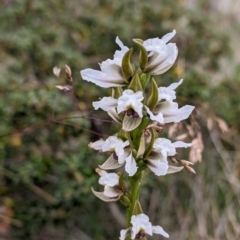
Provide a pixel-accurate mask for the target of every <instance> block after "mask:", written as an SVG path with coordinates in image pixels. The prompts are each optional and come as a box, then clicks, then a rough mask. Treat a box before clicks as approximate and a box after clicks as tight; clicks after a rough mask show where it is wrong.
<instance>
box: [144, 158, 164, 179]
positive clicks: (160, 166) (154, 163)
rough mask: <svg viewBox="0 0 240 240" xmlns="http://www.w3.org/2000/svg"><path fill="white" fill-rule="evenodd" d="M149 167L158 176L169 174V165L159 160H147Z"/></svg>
mask: <svg viewBox="0 0 240 240" xmlns="http://www.w3.org/2000/svg"><path fill="white" fill-rule="evenodd" d="M147 166H148V167H149V169H150V170H151V171H152V172H154V173H155V175H157V176H164V175H166V174H167V170H168V164H167V163H165V162H161V161H159V160H147Z"/></svg>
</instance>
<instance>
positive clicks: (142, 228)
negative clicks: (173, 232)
mask: <svg viewBox="0 0 240 240" xmlns="http://www.w3.org/2000/svg"><path fill="white" fill-rule="evenodd" d="M131 224H132V227H131V228H128V229H123V230H121V232H120V238H119V239H120V240H125V239H126V238H127V237H129V236H131V240H134V239H141V238H144V237H145V236H146V234H148V235H150V236H152V235H153V233H154V234H161V235H162V236H164V237H166V238H169V235H168V233H166V232H165V231H164V230H163V228H162V227H160V226H152V223H151V222H150V221H149V217H148V216H147V215H146V214H143V213H141V214H138V215H133V216H132V217H131Z"/></svg>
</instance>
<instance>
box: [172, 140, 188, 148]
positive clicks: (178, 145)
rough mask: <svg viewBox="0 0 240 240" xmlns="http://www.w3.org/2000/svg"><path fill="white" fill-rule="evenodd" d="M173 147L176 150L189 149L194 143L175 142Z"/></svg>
mask: <svg viewBox="0 0 240 240" xmlns="http://www.w3.org/2000/svg"><path fill="white" fill-rule="evenodd" d="M173 145H174V146H175V147H176V148H187V147H191V146H192V143H185V142H182V141H177V142H174V143H173Z"/></svg>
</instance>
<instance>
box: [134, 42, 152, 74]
mask: <svg viewBox="0 0 240 240" xmlns="http://www.w3.org/2000/svg"><path fill="white" fill-rule="evenodd" d="M133 42H134V43H136V44H137V46H138V47H139V48H140V54H139V63H140V67H141V69H142V70H143V71H144V69H145V67H146V65H147V62H148V53H147V50H146V48H145V47H144V46H143V45H142V43H143V41H142V40H141V39H133Z"/></svg>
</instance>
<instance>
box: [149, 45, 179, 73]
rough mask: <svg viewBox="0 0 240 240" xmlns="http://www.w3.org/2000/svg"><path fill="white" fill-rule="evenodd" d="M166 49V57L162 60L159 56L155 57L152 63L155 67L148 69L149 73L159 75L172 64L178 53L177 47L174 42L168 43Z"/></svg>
mask: <svg viewBox="0 0 240 240" xmlns="http://www.w3.org/2000/svg"><path fill="white" fill-rule="evenodd" d="M166 51H167V53H166V54H167V55H166V58H165V59H164V60H163V59H162V58H160V57H159V58H156V59H155V61H154V63H152V64H153V65H154V66H155V67H154V68H151V69H150V71H149V74H151V75H159V74H162V73H165V72H166V71H167V70H168V69H170V68H171V66H172V65H173V64H174V62H175V61H176V59H177V55H178V49H177V46H176V44H173V43H169V44H168V46H167V49H166ZM160 56H161V55H160ZM147 69H148V67H147Z"/></svg>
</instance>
